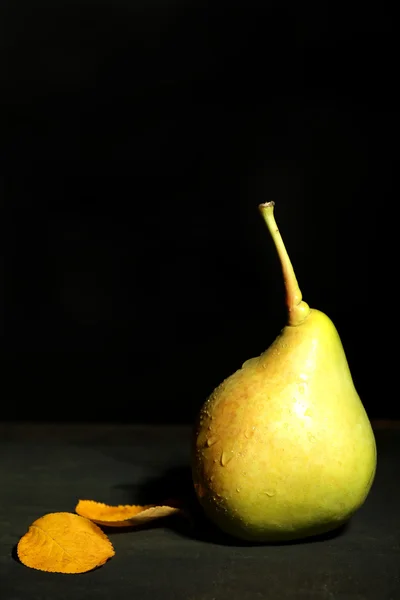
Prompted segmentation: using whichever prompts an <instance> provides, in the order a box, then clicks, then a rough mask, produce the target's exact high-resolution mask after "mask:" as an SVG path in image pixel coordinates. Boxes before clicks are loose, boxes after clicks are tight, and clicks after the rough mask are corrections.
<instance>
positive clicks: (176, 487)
mask: <svg viewBox="0 0 400 600" xmlns="http://www.w3.org/2000/svg"><path fill="white" fill-rule="evenodd" d="M117 487H118V488H120V489H124V490H126V491H128V492H129V490H132V504H160V505H162V504H164V503H166V502H168V501H170V500H172V501H174V500H175V501H177V502H178V504H179V505H182V506H183V507H184V515H185V516H183V517H182V516H181V515H179V516H178V515H177V516H173V517H168V519H166V520H164V519H162V520H160V521H159V522H157V523H156V524H155V526H156V527H158V526H160V527H165V526H167V527H168V528H169V529H171V530H173V531H175V533H177V534H179V535H182V536H184V537H188V538H191V539H195V540H198V541H202V542H208V543H210V544H218V545H224V546H256V545H266V544H265V543H258V542H246V541H242V540H238V539H236V538H232V537H230V536H229V535H228V534H225V533H223V532H222V531H220V530H219V529H218V528H217V527H215V526H214V525H213V523H211V522H210V521H209V519H207V518H206V517H205V515H204V513H203V511H202V509H201V507H200V505H199V503H198V501H197V498H196V495H195V493H194V488H193V483H192V476H191V470H190V467H189V466H180V467H175V468H171V469H168V470H167V471H165V473H164V474H163V475H162V476H160V477H157V478H153V479H149V480H148V481H147V482H145V483H144V484H142V485H141V486H140V488H139V490H138V487H137V485H127V484H122V485H119V486H117ZM145 527H146V528H148V526H145ZM152 527H153V526H152ZM348 528H349V523H346V524H344V525H342V526H341V527H339V528H337V529H336V530H334V531H332V532H329V533H326V534H322V535H318V536H313V537H309V538H306V539H303V540H294V541H288V542H270V543H269V544H268V545H270V546H272V545H274V546H288V545H297V544H311V543H317V542H323V541H326V540H330V539H334V538H337V537H339V536H341V535H343V534H344V533H345V532H346V531H347V530H348ZM115 531H116V532H120V533H121V532H122V530H121V529H116V530H115ZM125 531H126V529H125Z"/></svg>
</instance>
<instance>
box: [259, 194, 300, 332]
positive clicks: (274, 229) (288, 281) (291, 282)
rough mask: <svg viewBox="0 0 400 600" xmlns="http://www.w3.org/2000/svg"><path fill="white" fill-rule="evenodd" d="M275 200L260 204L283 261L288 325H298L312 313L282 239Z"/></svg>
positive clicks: (280, 258)
mask: <svg viewBox="0 0 400 600" xmlns="http://www.w3.org/2000/svg"><path fill="white" fill-rule="evenodd" d="M274 206H275V203H274V202H265V203H264V204H260V205H259V209H260V212H261V214H262V216H263V218H264V221H265V223H266V225H267V227H268V230H269V232H270V234H271V237H272V239H273V241H274V244H275V247H276V250H277V252H278V256H279V260H280V262H281V267H282V273H283V280H284V283H285V290H286V305H287V309H288V325H291V326H294V327H295V326H297V325H300V324H301V323H303V321H305V319H306V318H307V317H308V315H309V314H310V307H309V306H308V304H307V302H304V301H303V296H302V293H301V291H300V288H299V284H298V283H297V279H296V275H295V273H294V270H293V266H292V263H291V261H290V258H289V255H288V253H287V250H286V248H285V245H284V243H283V240H282V236H281V234H280V232H279V229H278V226H277V224H276V221H275V217H274Z"/></svg>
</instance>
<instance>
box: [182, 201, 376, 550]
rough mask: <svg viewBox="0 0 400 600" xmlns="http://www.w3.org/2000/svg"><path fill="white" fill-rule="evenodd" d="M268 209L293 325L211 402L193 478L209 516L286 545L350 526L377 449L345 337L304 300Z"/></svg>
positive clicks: (241, 534)
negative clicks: (357, 388)
mask: <svg viewBox="0 0 400 600" xmlns="http://www.w3.org/2000/svg"><path fill="white" fill-rule="evenodd" d="M259 209H260V211H261V214H262V217H263V218H264V220H265V222H266V225H267V227H268V229H269V232H270V234H271V236H272V239H273V241H274V243H275V246H276V249H277V252H278V255H279V258H280V262H281V265H282V271H283V278H284V283H285V289H286V302H287V308H288V321H287V325H286V326H285V327H284V328H283V329H282V331H281V333H280V334H279V335H278V337H277V338H276V340H275V341H274V342H273V343H272V345H271V346H270V347H269V348H268V349H267V350H266V351H265V352H263V353H262V354H261V355H260V356H258V357H256V358H252V359H250V360H248V361H246V362H245V363H244V364H243V366H242V368H241V369H239V370H238V371H236V372H235V373H233V375H231V376H230V377H228V378H227V379H225V381H223V382H222V383H221V384H220V385H219V386H218V387H217V388H216V389H215V390H214V391H213V392H212V394H211V395H210V396H209V398H208V399H207V401H206V402H205V404H204V405H203V407H202V409H201V410H200V413H199V416H198V419H197V422H196V425H195V429H194V440H193V451H192V475H193V483H194V487H195V491H196V495H197V498H198V500H199V502H200V504H201V505H202V507H203V509H204V511H205V514H206V516H207V517H208V518H209V519H210V520H211V521H213V522H214V523H215V524H216V525H217V526H218V527H219V528H220V529H221V530H223V531H224V532H226V533H228V534H230V535H231V536H234V537H236V538H240V539H242V540H248V541H253V542H279V541H286V540H295V539H301V538H307V537H309V536H314V535H318V534H322V533H326V532H328V531H331V530H334V529H336V528H338V527H340V526H341V525H343V524H344V523H346V522H347V521H348V520H349V519H350V517H351V516H352V515H353V514H354V513H355V511H357V509H358V508H359V507H360V506H361V505H362V504H363V502H364V501H365V499H366V497H367V495H368V492H369V490H370V488H371V486H372V483H373V480H374V475H375V470H376V445H375V439H374V434H373V431H372V428H371V424H370V422H369V420H368V417H367V414H366V412H365V409H364V407H363V405H362V403H361V400H360V398H359V396H358V394H357V391H356V389H355V387H354V383H353V380H352V376H351V373H350V370H349V366H348V363H347V359H346V356H345V353H344V350H343V346H342V343H341V340H340V337H339V334H338V332H337V330H336V328H335V326H334V324H333V323H332V321H331V320H330V319H329V317H327V316H326V315H325V314H324V313H322V312H320V311H319V310H316V309H311V308H309V306H308V304H306V302H304V301H303V300H302V294H301V292H300V289H299V286H298V283H297V280H296V276H295V273H294V270H293V267H292V264H291V262H290V259H289V256H288V254H287V252H286V249H285V246H284V243H283V240H282V237H281V235H280V232H279V230H278V227H277V225H276V221H275V218H274V203H273V202H267V203H265V204H261V205H260V206H259Z"/></svg>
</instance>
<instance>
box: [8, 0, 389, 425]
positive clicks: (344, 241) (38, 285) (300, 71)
mask: <svg viewBox="0 0 400 600" xmlns="http://www.w3.org/2000/svg"><path fill="white" fill-rule="evenodd" d="M352 10H353V12H351V11H352ZM0 12H1V15H0V17H1V18H0V23H1V25H0V28H1V37H0V39H1V46H2V51H1V55H2V56H1V61H2V69H1V84H2V85H1V88H2V89H1V106H2V111H1V113H2V119H1V120H2V122H3V127H2V131H3V133H2V134H1V142H0V148H1V160H2V190H1V193H2V197H3V209H4V210H3V211H2V212H3V214H4V217H5V218H4V219H2V225H3V227H2V238H3V240H4V241H5V244H4V249H5V257H6V260H5V277H4V282H5V286H4V290H5V294H4V300H5V302H4V307H3V308H4V310H3V317H4V328H3V330H4V331H3V332H4V336H3V358H2V380H3V385H2V388H3V392H2V399H1V415H2V418H3V419H5V420H8V419H24V420H51V421H62V420H65V421H68V420H71V421H89V420H93V421H116V422H127V421H128V422H135V421H137V422H165V423H167V422H191V421H192V419H193V418H194V416H195V414H196V413H197V411H198V409H199V407H200V405H201V404H202V402H203V401H204V399H205V397H206V396H207V394H208V393H209V392H210V391H211V390H212V389H213V387H214V386H215V385H216V384H218V383H219V382H220V381H221V380H222V379H223V378H224V377H226V376H227V375H229V374H230V373H231V372H232V371H234V370H236V369H237V368H238V367H239V366H240V365H241V363H242V362H243V361H244V360H245V359H247V358H249V357H251V356H254V355H257V354H259V353H260V352H261V351H263V350H264V349H265V348H266V347H267V346H268V345H269V344H270V343H271V341H272V340H273V339H274V337H275V336H276V334H277V333H278V332H279V331H280V329H281V328H282V326H283V325H284V324H285V310H284V296H283V285H282V278H281V274H280V268H279V264H278V261H277V257H276V254H275V251H274V249H273V246H272V243H271V240H270V239H269V235H268V233H267V231H266V228H265V226H264V224H263V223H262V220H261V218H260V215H259V213H258V210H257V205H258V204H259V203H260V202H264V201H267V200H272V199H273V200H275V202H276V211H275V212H276V218H277V221H278V224H279V226H280V229H281V232H282V235H283V237H284V239H285V242H286V245H287V248H288V250H289V253H290V255H291V257H292V261H293V263H294V266H295V269H296V272H297V275H298V279H299V282H300V285H301V287H302V291H303V294H304V298H305V300H306V301H307V302H309V304H310V305H312V306H314V307H316V308H319V309H321V310H323V311H325V312H326V313H327V314H328V315H329V316H330V317H331V318H332V319H333V321H334V322H335V324H336V326H337V328H338V330H339V333H340V335H341V337H342V341H343V343H344V346H345V350H346V353H347V356H348V360H349V363H350V367H351V370H352V373H353V378H354V380H355V384H356V387H357V389H358V391H359V393H360V396H361V397H362V399H363V402H364V405H365V407H366V409H367V411H368V413H369V414H370V416H371V417H375V418H395V417H398V416H399V410H398V408H397V405H394V402H395V400H396V398H395V397H394V394H393V389H396V388H395V387H394V386H395V383H396V330H397V328H398V318H397V308H396V306H397V298H396V292H395V286H394V283H395V278H396V272H397V268H396V266H395V252H394V247H395V243H396V231H395V222H396V221H395V219H396V217H395V210H396V204H397V202H396V201H397V189H396V186H397V173H396V172H395V167H397V159H398V141H397V139H398V133H399V114H398V99H399V98H398V94H397V78H398V77H397V75H398V67H397V56H396V55H397V50H398V48H397V46H398V43H397V31H396V29H395V27H394V17H393V15H391V14H390V12H389V11H388V10H387V7H385V5H384V4H383V3H380V4H377V5H376V6H374V7H373V8H371V9H367V8H366V7H365V6H364V7H363V8H362V10H360V11H357V10H356V9H354V8H353V9H351V8H349V6H347V7H346V9H341V8H340V7H339V6H338V4H337V3H327V2H325V3H322V4H319V5H318V6H313V5H312V4H308V5H305V6H304V5H302V4H298V5H297V7H291V6H290V5H288V4H287V3H284V2H275V3H264V2H258V3H255V2H253V1H246V2H229V3H228V2H226V3H222V2H212V3H205V2H201V3H200V2H197V3H195V2H172V1H171V2H169V3H167V2H163V3H162V2H160V1H159V0H157V1H155V0H149V1H147V2H144V1H142V2H137V1H135V2H133V1H132V2H127V1H124V2H122V1H120V0H112V1H111V0H107V1H102V2H94V1H92V2H90V1H88V0H80V1H79V2H73V1H72V0H68V1H64V2H63V1H57V2H49V1H48V2H43V1H42V0H39V1H38V2H36V3H34V4H32V3H31V2H27V1H22V0H19V1H18V0H17V1H14V2H2V4H1V9H0Z"/></svg>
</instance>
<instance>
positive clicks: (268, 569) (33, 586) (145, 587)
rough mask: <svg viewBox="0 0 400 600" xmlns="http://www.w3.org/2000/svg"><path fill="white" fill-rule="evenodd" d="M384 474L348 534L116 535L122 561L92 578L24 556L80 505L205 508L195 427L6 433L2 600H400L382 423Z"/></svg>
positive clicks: (396, 443) (192, 528) (396, 447)
mask: <svg viewBox="0 0 400 600" xmlns="http://www.w3.org/2000/svg"><path fill="white" fill-rule="evenodd" d="M374 428H375V433H376V439H377V445H378V471H377V475H376V479H375V482H374V485H373V489H372V491H371V493H370V495H369V497H368V499H367V502H366V503H365V504H364V506H363V507H362V508H361V509H360V511H359V512H358V513H357V514H356V516H355V517H354V518H353V520H352V521H351V524H350V525H349V526H348V527H347V528H346V529H345V530H343V531H341V532H340V533H339V534H337V535H335V536H331V537H329V536H328V537H326V538H323V539H319V540H315V541H312V542H310V541H309V542H301V543H296V544H287V545H276V546H267V545H264V546H263V545H258V546H252V545H243V544H240V543H238V542H236V541H233V540H229V539H227V538H226V537H224V536H223V535H221V534H219V533H218V532H217V531H215V530H214V529H213V527H212V526H211V525H210V524H208V523H206V522H205V521H204V519H203V518H202V517H201V514H197V513H196V511H195V506H196V505H194V512H193V515H194V523H190V521H187V520H185V519H182V518H178V517H173V518H171V519H168V520H166V521H164V522H163V523H160V524H158V525H157V526H155V527H151V528H147V529H140V530H123V531H116V530H111V532H110V533H109V532H108V531H107V533H108V535H109V537H110V539H111V541H112V543H113V545H114V548H115V552H116V555H115V556H114V557H113V558H112V559H111V560H110V561H109V562H107V563H106V564H105V565H104V566H103V567H101V568H99V569H96V570H94V571H91V572H89V573H85V574H80V575H62V574H53V573H44V572H41V571H36V570H33V569H29V568H27V567H25V566H23V565H22V564H20V563H19V562H18V559H16V554H15V547H16V544H17V543H18V540H19V539H20V537H21V536H22V535H23V534H24V533H25V532H26V531H27V529H28V527H29V525H30V524H31V523H32V522H33V521H34V520H35V519H37V518H39V517H41V516H43V515H45V514H46V513H49V512H57V511H70V512H74V508H75V506H76V502H77V500H78V499H79V498H90V499H93V500H98V501H101V502H106V503H109V504H129V503H135V504H136V503H155V502H158V501H159V500H160V501H162V500H163V499H165V498H168V497H170V496H175V497H176V496H179V497H185V498H186V501H187V502H188V503H189V505H190V503H191V502H192V501H193V495H192V490H191V480H190V471H189V467H188V461H189V441H190V428H189V427H185V426H177V427H171V426H165V427H164V426H133V425H132V426H130V425H104V424H63V425H55V424H23V423H20V424H12V423H2V424H0V445H1V449H0V476H1V486H0V598H1V600H25V599H26V600H30V599H32V600H55V599H57V600H80V599H81V598H98V599H99V600H101V599H102V598H107V599H108V598H112V599H113V600H119V599H121V600H122V599H125V598H129V599H135V598H138V599H140V600H147V599H150V598H151V599H153V598H155V599H158V598H160V599H163V600H169V599H171V600H172V599H182V600H225V599H226V600H235V599H238V600H256V599H262V598H266V599H268V600H275V599H277V600H284V599H289V598H290V599H292V598H296V599H297V598H300V599H301V598H304V599H307V600H308V599H319V598H321V599H326V600H334V599H343V600H345V599H352V600H356V599H360V600H363V599H369V598H373V599H377V600H398V599H400V483H399V464H400V429H399V428H397V427H395V426H390V424H389V425H388V424H387V423H382V422H378V423H375V424H374Z"/></svg>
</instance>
